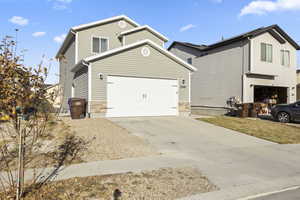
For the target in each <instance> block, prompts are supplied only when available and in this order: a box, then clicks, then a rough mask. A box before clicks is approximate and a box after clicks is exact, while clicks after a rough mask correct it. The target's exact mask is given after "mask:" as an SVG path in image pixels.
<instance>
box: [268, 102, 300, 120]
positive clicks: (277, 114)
mask: <svg viewBox="0 0 300 200" xmlns="http://www.w3.org/2000/svg"><path fill="white" fill-rule="evenodd" d="M271 115H272V117H273V118H274V119H276V120H278V121H279V122H282V123H288V122H291V121H300V101H297V102H295V103H291V104H278V105H275V106H274V107H273V108H272V109H271Z"/></svg>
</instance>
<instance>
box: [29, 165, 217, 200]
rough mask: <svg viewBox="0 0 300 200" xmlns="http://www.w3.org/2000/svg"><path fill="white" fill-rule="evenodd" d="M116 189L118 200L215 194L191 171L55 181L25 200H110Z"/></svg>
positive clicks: (164, 170) (204, 180) (209, 183)
mask: <svg viewBox="0 0 300 200" xmlns="http://www.w3.org/2000/svg"><path fill="white" fill-rule="evenodd" d="M116 189H118V190H119V191H120V192H121V198H120V200H141V199H145V200H146V199H151V200H153V199H162V200H171V199H177V198H182V197H186V196H189V195H195V194H198V193H205V192H209V191H213V190H217V187H216V186H214V185H213V184H212V183H211V182H210V181H209V180H208V179H207V178H206V177H204V176H203V175H202V174H201V173H200V172H199V171H198V170H196V169H194V168H180V169H171V168H165V169H159V170H153V171H145V172H141V173H125V174H115V175H105V176H93V177H85V178H72V179H68V180H64V181H57V182H53V183H50V184H48V185H46V186H45V187H44V188H43V189H42V191H39V192H37V193H35V194H34V193H33V194H31V195H30V196H28V197H27V198H25V200H32V199H40V198H42V199H44V200H65V199H86V200H96V199H97V200H108V199H113V198H112V196H113V193H114V191H115V190H116Z"/></svg>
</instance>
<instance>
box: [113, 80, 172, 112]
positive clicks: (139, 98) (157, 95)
mask: <svg viewBox="0 0 300 200" xmlns="http://www.w3.org/2000/svg"><path fill="white" fill-rule="evenodd" d="M107 81H108V83H109V84H108V85H107V103H108V108H109V109H108V111H107V116H108V117H122V116H162V115H177V114H178V81H177V80H167V79H151V78H131V77H119V76H108V80H107Z"/></svg>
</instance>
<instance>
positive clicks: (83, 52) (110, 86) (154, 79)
mask: <svg viewBox="0 0 300 200" xmlns="http://www.w3.org/2000/svg"><path fill="white" fill-rule="evenodd" d="M167 41H168V39H167V38H166V37H165V36H163V35H162V34H160V33H158V32H157V31H155V30H154V29H152V28H151V27H149V26H140V25H139V24H138V23H136V22H135V21H133V20H132V19H130V18H129V17H127V16H124V15H122V16H117V17H112V18H109V19H105V20H101V21H97V22H92V23H88V24H84V25H80V26H75V27H72V28H71V29H70V31H69V33H68V34H67V36H66V38H65V40H64V42H63V44H62V46H61V47H60V49H59V51H58V53H57V55H56V58H57V59H59V64H60V85H61V87H62V90H63V102H62V112H68V110H69V107H68V99H69V98H71V97H75V98H84V99H86V101H87V112H88V114H90V116H92V117H97V116H100V117H103V116H107V117H120V116H161V115H178V114H188V113H189V112H190V75H191V72H194V71H196V69H195V68H194V67H193V66H192V65H190V64H188V63H187V62H185V61H183V60H182V59H180V58H178V57H177V56H175V55H174V54H172V53H170V52H169V51H167V50H166V49H165V48H164V43H165V42H167Z"/></svg>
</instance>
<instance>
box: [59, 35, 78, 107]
mask: <svg viewBox="0 0 300 200" xmlns="http://www.w3.org/2000/svg"><path fill="white" fill-rule="evenodd" d="M74 65H75V41H72V42H71V44H70V46H69V47H68V49H67V51H66V52H65V56H64V58H62V59H60V61H59V67H60V76H59V83H60V85H61V87H62V90H63V97H62V110H61V111H62V112H67V111H68V109H69V106H68V99H69V98H70V97H71V91H72V89H71V88H72V81H73V76H74V74H73V73H72V72H71V69H72V67H73V66H74Z"/></svg>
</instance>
